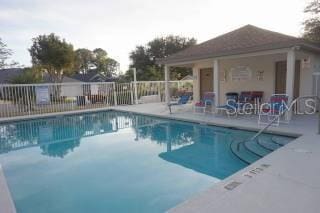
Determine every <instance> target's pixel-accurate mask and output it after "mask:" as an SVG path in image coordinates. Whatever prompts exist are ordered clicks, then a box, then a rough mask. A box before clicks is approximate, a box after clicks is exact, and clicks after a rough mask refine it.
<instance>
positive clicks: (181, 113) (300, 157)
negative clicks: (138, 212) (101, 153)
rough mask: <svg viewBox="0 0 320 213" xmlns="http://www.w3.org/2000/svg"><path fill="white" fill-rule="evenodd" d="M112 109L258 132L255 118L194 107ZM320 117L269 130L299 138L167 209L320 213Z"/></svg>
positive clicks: (302, 118) (303, 118) (304, 117)
mask: <svg viewBox="0 0 320 213" xmlns="http://www.w3.org/2000/svg"><path fill="white" fill-rule="evenodd" d="M114 109H115V110H122V111H129V112H135V113H142V114H147V115H153V116H161V117H166V118H171V119H179V120H185V121H192V122H199V123H206V124H209V125H222V126H229V127H236V128H243V129H251V130H259V129H260V128H261V127H259V126H258V125H257V118H256V117H254V116H253V117H247V116H243V117H241V116H240V117H238V118H227V117H225V116H214V115H210V114H205V115H203V114H197V113H191V110H192V109H190V108H189V109H188V107H187V108H185V109H184V110H178V111H175V112H174V113H173V114H169V113H168V110H167V109H166V106H165V105H164V104H144V105H133V106H118V107H116V108H114ZM317 122H318V116H316V115H312V116H310V115H300V116H295V117H294V119H293V120H292V121H291V122H290V123H289V124H280V126H279V127H270V129H269V131H270V132H274V133H278V134H286V135H292V136H299V138H297V139H296V140H294V141H293V142H291V143H289V144H288V145H286V146H283V147H281V148H280V149H278V150H276V151H274V152H272V153H270V154H269V155H267V156H265V157H264V158H262V159H260V160H258V161H256V162H255V163H253V164H251V165H250V166H248V167H246V168H244V169H243V170H241V171H239V172H237V173H235V174H234V175H232V176H230V177H228V178H226V179H225V180H223V181H221V182H220V183H218V184H215V185H214V186H212V187H211V188H209V189H208V190H206V191H204V192H202V193H200V194H198V195H195V196H194V197H193V198H190V199H189V200H187V201H185V202H183V203H181V204H179V205H178V206H176V207H174V208H172V209H170V210H169V212H175V213H180V212H181V213H188V212H228V213H230V212H244V213H251V212H252V213H253V212H259V213H270V212H279V213H280V212H281V213H283V212H290V213H294V212H297V213H301V212H308V213H313V212H314V213H318V212H319V211H320V181H319V177H320V163H319V162H320V135H319V134H317V127H318V123H317Z"/></svg>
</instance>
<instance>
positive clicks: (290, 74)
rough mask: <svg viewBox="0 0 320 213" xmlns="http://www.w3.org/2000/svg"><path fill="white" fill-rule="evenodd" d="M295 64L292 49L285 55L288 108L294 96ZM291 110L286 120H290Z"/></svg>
mask: <svg viewBox="0 0 320 213" xmlns="http://www.w3.org/2000/svg"><path fill="white" fill-rule="evenodd" d="M295 63H296V55H295V51H294V49H291V50H290V51H288V53H287V79H286V93H287V94H288V96H289V99H288V104H289V106H290V104H291V102H292V101H293V94H294V76H295ZM292 110H293V109H290V111H288V114H287V118H288V120H291V117H292Z"/></svg>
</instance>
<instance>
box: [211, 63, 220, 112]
mask: <svg viewBox="0 0 320 213" xmlns="http://www.w3.org/2000/svg"><path fill="white" fill-rule="evenodd" d="M219 79H220V77H219V61H218V59H214V60H213V91H214V92H215V95H216V96H215V105H216V106H219V105H220V80H219Z"/></svg>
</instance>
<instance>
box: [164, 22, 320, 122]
mask: <svg viewBox="0 0 320 213" xmlns="http://www.w3.org/2000/svg"><path fill="white" fill-rule="evenodd" d="M319 54H320V48H319V46H317V45H314V44H312V43H309V42H307V41H304V40H302V39H300V38H296V37H292V36H288V35H284V34H280V33H277V32H272V31H269V30H265V29H261V28H258V27H255V26H252V25H246V26H244V27H241V28H239V29H237V30H234V31H232V32H229V33H226V34H223V35H221V36H218V37H216V38H214V39H211V40H209V41H206V42H203V43H201V44H198V45H195V46H193V47H190V48H187V49H185V50H183V51H181V52H178V53H176V54H174V55H171V56H168V57H166V58H163V59H159V60H158V63H159V64H161V65H163V66H164V67H165V81H166V82H167V84H166V102H169V101H170V94H169V93H170V88H169V84H168V81H169V80H170V79H169V76H170V67H190V68H192V69H193V102H199V101H200V100H201V99H202V97H203V94H204V93H205V92H214V93H215V105H216V106H220V105H223V104H225V102H226V97H225V94H226V93H228V92H234V93H238V94H240V93H241V92H253V91H259V92H262V93H263V97H262V101H263V102H268V100H269V98H270V96H271V95H272V94H287V95H288V97H289V100H288V102H289V103H291V102H292V101H293V100H294V99H296V98H298V97H303V96H314V95H317V96H318V97H319V91H320V89H319V88H320V87H319V86H318V81H319V80H318V78H319V75H318V73H319V72H320V55H319ZM288 114H289V115H288V118H289V119H291V116H292V112H289V113H288Z"/></svg>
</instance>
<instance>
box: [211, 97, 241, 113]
mask: <svg viewBox="0 0 320 213" xmlns="http://www.w3.org/2000/svg"><path fill="white" fill-rule="evenodd" d="M226 97H227V103H226V104H225V105H222V106H218V107H216V110H217V111H218V112H219V111H224V112H226V113H227V115H228V116H229V115H230V114H234V115H237V114H238V109H239V104H238V97H239V96H238V93H227V94H226Z"/></svg>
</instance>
